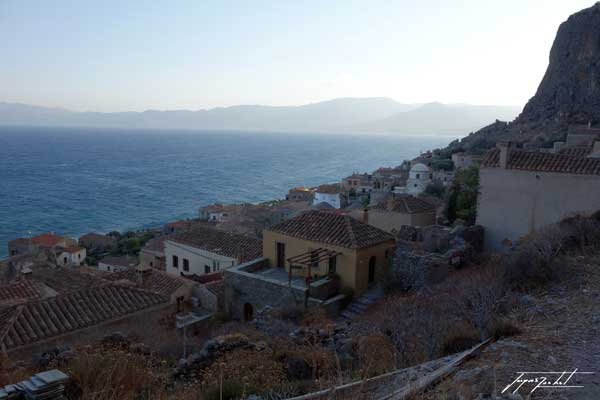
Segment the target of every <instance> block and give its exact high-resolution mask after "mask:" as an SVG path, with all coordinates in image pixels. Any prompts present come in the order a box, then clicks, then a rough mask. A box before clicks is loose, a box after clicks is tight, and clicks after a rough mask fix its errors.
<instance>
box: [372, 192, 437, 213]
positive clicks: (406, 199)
mask: <svg viewBox="0 0 600 400" xmlns="http://www.w3.org/2000/svg"><path fill="white" fill-rule="evenodd" d="M390 205H391V207H390ZM369 208H370V209H371V210H374V211H391V212H397V213H402V214H418V213H422V212H430V211H435V206H434V205H433V204H431V203H429V202H427V201H425V200H423V199H420V198H418V197H415V196H396V198H394V200H392V201H391V204H388V202H382V203H379V204H376V205H374V206H372V207H369Z"/></svg>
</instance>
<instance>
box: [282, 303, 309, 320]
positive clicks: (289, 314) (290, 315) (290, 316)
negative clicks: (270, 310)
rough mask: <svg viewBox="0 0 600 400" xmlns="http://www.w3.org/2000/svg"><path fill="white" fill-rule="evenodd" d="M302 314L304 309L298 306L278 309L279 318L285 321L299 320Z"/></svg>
mask: <svg viewBox="0 0 600 400" xmlns="http://www.w3.org/2000/svg"><path fill="white" fill-rule="evenodd" d="M303 316H304V310H303V309H302V308H301V307H298V306H288V307H284V308H282V309H281V310H280V311H279V318H281V319H283V320H286V321H292V322H299V321H300V320H301V319H302V317H303Z"/></svg>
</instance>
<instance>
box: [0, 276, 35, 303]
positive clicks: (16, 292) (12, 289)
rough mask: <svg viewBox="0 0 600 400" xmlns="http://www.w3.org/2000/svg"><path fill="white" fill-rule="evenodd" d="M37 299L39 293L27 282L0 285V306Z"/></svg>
mask: <svg viewBox="0 0 600 400" xmlns="http://www.w3.org/2000/svg"><path fill="white" fill-rule="evenodd" d="M39 297H40V292H39V291H38V290H37V288H36V287H35V286H34V285H33V284H32V283H31V282H30V281H29V280H24V281H19V282H11V283H7V284H2V285H0V305H6V304H15V303H20V302H23V301H27V300H31V299H37V298H39Z"/></svg>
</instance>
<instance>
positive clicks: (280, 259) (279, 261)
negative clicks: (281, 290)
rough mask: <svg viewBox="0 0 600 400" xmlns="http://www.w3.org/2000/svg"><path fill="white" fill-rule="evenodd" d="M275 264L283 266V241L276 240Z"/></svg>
mask: <svg viewBox="0 0 600 400" xmlns="http://www.w3.org/2000/svg"><path fill="white" fill-rule="evenodd" d="M277 266H278V267H279V268H285V243H279V242H277Z"/></svg>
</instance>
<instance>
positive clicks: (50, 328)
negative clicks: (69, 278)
mask: <svg viewBox="0 0 600 400" xmlns="http://www.w3.org/2000/svg"><path fill="white" fill-rule="evenodd" d="M166 302H167V298H165V297H164V296H161V295H159V294H156V293H151V292H148V291H145V290H140V289H136V288H130V287H124V286H103V287H96V288H93V289H91V290H86V291H80V292H74V293H70V294H68V295H64V296H57V297H53V298H50V299H46V300H42V301H32V302H28V303H26V304H22V305H17V306H12V307H9V308H8V309H6V310H4V311H0V321H1V322H3V323H2V325H3V329H2V328H0V347H2V346H5V348H6V349H7V350H11V349H14V348H17V347H21V346H26V345H30V344H34V343H36V342H39V341H42V340H45V339H50V338H52V337H55V336H59V335H62V334H65V333H69V332H73V331H76V330H78V329H82V328H86V327H90V326H93V325H96V324H99V323H102V322H104V321H108V320H112V319H115V318H119V317H123V316H126V315H128V314H132V313H135V312H137V311H141V310H144V309H147V308H150V307H154V306H158V305H160V304H163V303H166Z"/></svg>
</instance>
